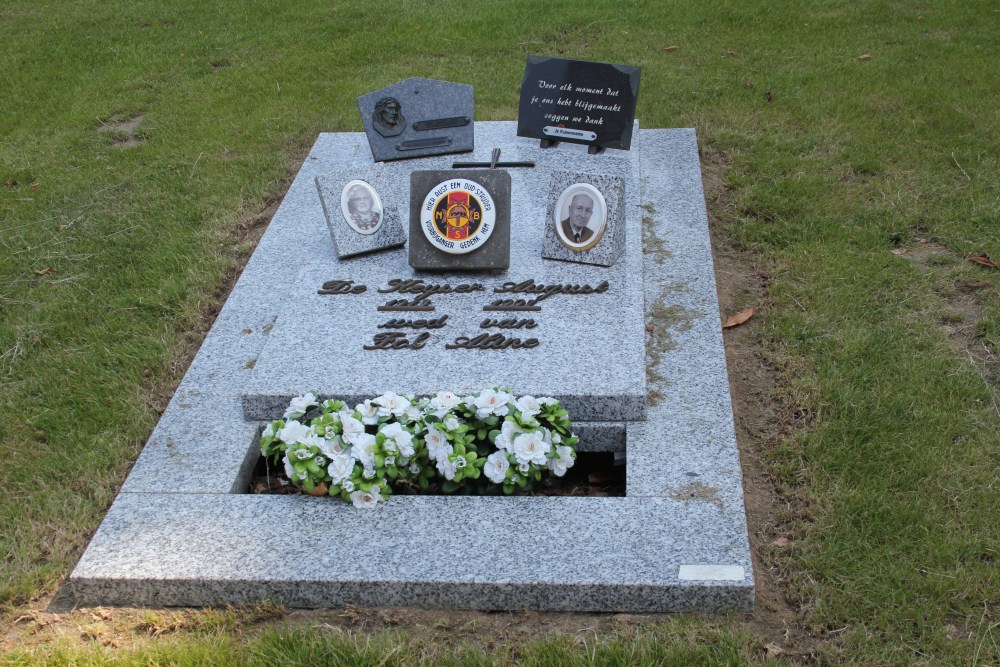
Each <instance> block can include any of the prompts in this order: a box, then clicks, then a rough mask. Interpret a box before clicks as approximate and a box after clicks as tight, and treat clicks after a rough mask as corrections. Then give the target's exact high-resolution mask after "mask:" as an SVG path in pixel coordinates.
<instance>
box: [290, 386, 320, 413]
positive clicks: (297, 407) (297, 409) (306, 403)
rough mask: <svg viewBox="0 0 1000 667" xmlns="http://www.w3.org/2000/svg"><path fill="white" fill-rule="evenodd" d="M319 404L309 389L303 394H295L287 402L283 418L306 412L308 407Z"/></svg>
mask: <svg viewBox="0 0 1000 667" xmlns="http://www.w3.org/2000/svg"><path fill="white" fill-rule="evenodd" d="M317 405H319V401H318V400H317V398H316V394H314V393H312V392H311V391H310V392H309V393H308V394H306V395H304V396H296V397H295V398H293V399H292V400H291V402H289V404H288V409H287V410H285V419H288V418H289V417H291V416H292V415H295V414H299V415H301V414H303V413H304V412H307V411H308V410H309V408H311V407H314V406H317Z"/></svg>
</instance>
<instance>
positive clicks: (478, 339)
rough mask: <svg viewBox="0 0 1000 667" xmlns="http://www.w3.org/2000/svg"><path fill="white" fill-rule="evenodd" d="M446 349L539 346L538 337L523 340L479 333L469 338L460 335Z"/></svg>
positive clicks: (502, 348)
mask: <svg viewBox="0 0 1000 667" xmlns="http://www.w3.org/2000/svg"><path fill="white" fill-rule="evenodd" d="M444 347H445V349H446V350H506V349H508V348H510V349H514V350H516V349H519V348H526V349H530V348H533V347H538V339H537V338H529V339H527V340H524V341H522V340H521V339H520V338H507V337H506V336H504V335H503V334H500V333H495V334H485V333H484V334H479V335H478V336H474V337H472V338H469V337H468V336H459V337H458V338H456V339H455V341H454V342H453V343H448V344H447V345H445V346H444Z"/></svg>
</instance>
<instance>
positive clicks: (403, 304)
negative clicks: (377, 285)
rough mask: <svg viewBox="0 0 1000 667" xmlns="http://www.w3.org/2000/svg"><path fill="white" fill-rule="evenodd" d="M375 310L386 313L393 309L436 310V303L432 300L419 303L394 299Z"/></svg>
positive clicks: (407, 310) (411, 310) (412, 310)
mask: <svg viewBox="0 0 1000 667" xmlns="http://www.w3.org/2000/svg"><path fill="white" fill-rule="evenodd" d="M375 310H377V311H379V312H382V313H385V312H393V311H402V312H420V313H422V312H430V311H432V310H434V304H433V303H431V302H430V301H424V302H423V303H418V302H416V301H409V300H407V299H392V300H391V301H389V302H388V303H386V304H385V305H382V306H379V307H378V308H376V309H375Z"/></svg>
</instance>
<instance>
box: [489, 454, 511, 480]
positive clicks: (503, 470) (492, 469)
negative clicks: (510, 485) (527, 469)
mask: <svg viewBox="0 0 1000 667" xmlns="http://www.w3.org/2000/svg"><path fill="white" fill-rule="evenodd" d="M508 468H510V462H509V461H508V460H507V454H506V453H504V452H493V453H492V454H490V455H489V456H487V457H486V465H484V466H483V473H485V474H486V476H487V477H489V478H490V481H491V482H494V483H496V484H500V483H502V482H503V481H504V479H506V478H507V469H508Z"/></svg>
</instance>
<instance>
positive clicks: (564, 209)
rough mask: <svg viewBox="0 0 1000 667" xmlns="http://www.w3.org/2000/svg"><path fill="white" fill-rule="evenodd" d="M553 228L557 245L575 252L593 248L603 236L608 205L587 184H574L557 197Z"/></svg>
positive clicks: (599, 194)
mask: <svg viewBox="0 0 1000 667" xmlns="http://www.w3.org/2000/svg"><path fill="white" fill-rule="evenodd" d="M552 222H553V224H554V225H555V226H556V236H557V237H559V241H560V242H561V243H562V244H563V245H564V246H566V247H567V248H569V249H570V250H573V251H575V252H582V251H584V250H589V249H591V248H593V247H594V246H595V245H597V244H598V242H599V241H600V240H601V237H602V236H604V228H605V227H607V224H608V204H607V202H605V201H604V195H602V194H601V191H600V190H598V189H597V188H595V187H594V186H593V185H590V184H589V183H574V184H573V185H571V186H569V187H568V188H566V189H565V190H563V191H562V194H560V195H559V199H558V201H557V202H556V210H555V216H554V219H553V221H552Z"/></svg>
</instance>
